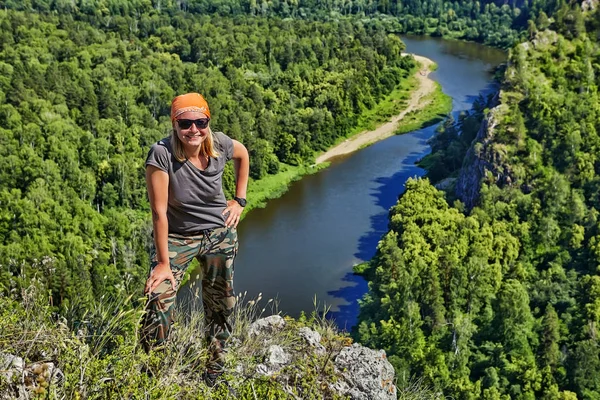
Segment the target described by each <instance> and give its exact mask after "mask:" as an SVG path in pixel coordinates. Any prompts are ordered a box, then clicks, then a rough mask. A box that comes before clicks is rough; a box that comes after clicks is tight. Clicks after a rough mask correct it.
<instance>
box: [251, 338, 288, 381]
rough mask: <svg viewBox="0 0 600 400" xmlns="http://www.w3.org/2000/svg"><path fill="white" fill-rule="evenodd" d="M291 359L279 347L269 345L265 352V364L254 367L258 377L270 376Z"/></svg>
mask: <svg viewBox="0 0 600 400" xmlns="http://www.w3.org/2000/svg"><path fill="white" fill-rule="evenodd" d="M291 359H292V357H291V355H290V354H288V353H286V352H285V351H284V350H283V348H282V347H281V346H278V345H271V346H269V349H268V350H267V355H266V357H265V362H264V363H263V364H258V365H257V366H256V373H258V374H259V375H266V376H271V375H273V374H274V373H275V372H277V371H279V370H280V369H281V368H282V367H283V366H285V365H286V364H288V363H289V362H290V361H291Z"/></svg>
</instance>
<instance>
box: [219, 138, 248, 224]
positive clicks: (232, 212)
mask: <svg viewBox="0 0 600 400" xmlns="http://www.w3.org/2000/svg"><path fill="white" fill-rule="evenodd" d="M233 169H234V171H235V196H236V197H241V198H243V199H245V198H246V190H247V188H248V175H249V174H250V157H249V156H248V150H246V147H245V146H244V145H243V144H241V143H240V142H238V141H237V140H234V141H233ZM242 211H244V207H242V206H241V205H240V204H239V203H238V202H237V201H235V200H229V201H228V202H227V207H226V208H225V210H224V211H223V215H225V214H227V213H229V216H228V217H227V220H226V221H225V225H227V226H229V227H231V226H232V227H234V228H235V227H236V226H237V224H238V223H239V222H240V217H241V215H242Z"/></svg>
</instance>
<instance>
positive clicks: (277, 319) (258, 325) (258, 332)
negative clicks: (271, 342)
mask: <svg viewBox="0 0 600 400" xmlns="http://www.w3.org/2000/svg"><path fill="white" fill-rule="evenodd" d="M284 327H285V320H284V319H283V318H282V317H281V316H280V315H271V316H269V317H266V318H261V319H259V320H257V321H254V322H253V323H252V325H250V329H249V330H248V335H250V337H255V336H269V335H272V334H273V333H277V332H279V331H281V330H282V329H283V328H284Z"/></svg>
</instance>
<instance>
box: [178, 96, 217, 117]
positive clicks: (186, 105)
mask: <svg viewBox="0 0 600 400" xmlns="http://www.w3.org/2000/svg"><path fill="white" fill-rule="evenodd" d="M186 111H198V112H201V113H203V114H206V116H207V117H208V118H210V110H209V109H208V103H207V102H206V100H204V97H202V95H201V94H199V93H187V94H182V95H181V96H177V97H175V98H174V99H173V102H172V103H171V121H175V119H176V118H177V117H178V116H179V115H181V114H183V113H184V112H186Z"/></svg>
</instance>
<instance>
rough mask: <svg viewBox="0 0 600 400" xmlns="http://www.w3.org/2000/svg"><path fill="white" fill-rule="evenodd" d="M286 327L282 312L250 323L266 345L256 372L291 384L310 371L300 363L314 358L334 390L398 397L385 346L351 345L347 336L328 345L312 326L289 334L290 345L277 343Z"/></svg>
mask: <svg viewBox="0 0 600 400" xmlns="http://www.w3.org/2000/svg"><path fill="white" fill-rule="evenodd" d="M284 330H285V331H286V334H288V335H289V333H290V332H289V327H287V326H286V321H285V320H284V319H283V318H281V317H279V316H271V317H268V318H265V319H261V320H258V321H256V322H254V323H253V324H252V326H251V327H250V330H249V335H250V336H251V337H253V338H254V339H258V340H259V342H260V345H261V346H262V347H263V348H264V352H263V354H262V360H263V361H262V362H261V363H260V364H258V365H257V366H256V368H255V371H254V373H255V374H257V375H259V376H269V377H271V378H273V379H275V380H277V381H278V382H279V383H281V385H282V386H283V387H289V385H290V382H295V381H296V379H295V378H296V377H295V376H294V375H296V374H298V372H301V373H306V372H305V371H299V369H298V367H299V366H301V365H304V366H306V364H307V362H308V360H311V362H316V364H317V365H319V366H320V367H321V371H312V373H315V374H317V375H320V376H317V377H316V379H317V380H321V384H324V385H328V386H329V388H330V390H331V392H333V393H337V394H338V395H342V396H348V397H349V398H351V399H355V400H388V399H389V400H392V399H396V386H395V385H394V382H395V375H394V368H393V367H392V365H391V364H390V363H389V361H388V360H387V358H386V355H385V352H384V351H383V350H378V351H376V350H371V349H369V348H366V347H364V346H361V345H359V344H356V343H355V344H352V345H351V346H350V345H349V343H345V342H344V340H342V339H343V338H340V340H339V341H335V343H334V344H333V345H332V343H329V345H328V346H324V345H323V344H322V343H321V342H322V340H323V339H322V337H321V335H320V334H319V333H318V332H316V331H314V330H312V329H310V328H308V327H301V328H299V329H297V330H296V331H295V332H294V334H293V336H292V337H289V338H288V341H287V342H288V345H287V346H283V345H280V344H273V342H278V343H282V342H284V341H282V340H279V339H277V334H278V333H281V332H283V331H284ZM266 332H268V333H269V334H265V333H266ZM336 344H337V345H336ZM308 363H310V362H308ZM328 363H331V364H332V365H333V370H332V372H333V376H332V375H330V374H331V372H329V373H328V374H325V373H324V370H325V369H327V368H326V367H327V365H328ZM238 372H242V371H238ZM300 398H301V397H300Z"/></svg>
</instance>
